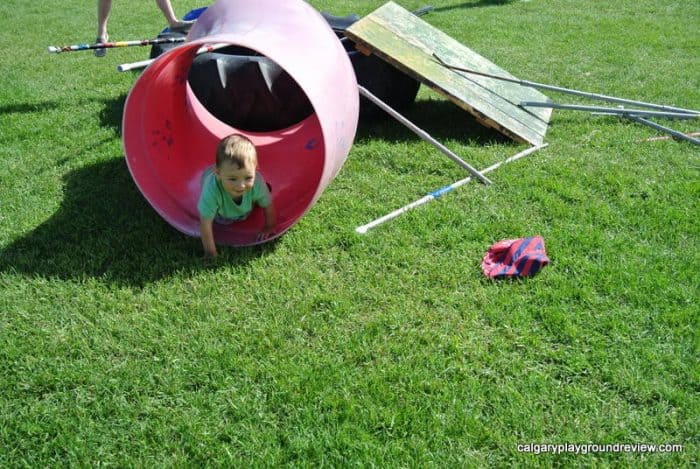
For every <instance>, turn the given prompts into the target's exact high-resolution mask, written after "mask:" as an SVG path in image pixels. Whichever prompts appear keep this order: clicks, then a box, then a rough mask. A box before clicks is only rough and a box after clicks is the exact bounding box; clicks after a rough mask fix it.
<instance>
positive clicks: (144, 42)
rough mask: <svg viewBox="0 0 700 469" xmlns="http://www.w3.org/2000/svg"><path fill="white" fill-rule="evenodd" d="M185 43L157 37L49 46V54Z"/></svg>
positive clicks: (181, 39) (177, 39)
mask: <svg viewBox="0 0 700 469" xmlns="http://www.w3.org/2000/svg"><path fill="white" fill-rule="evenodd" d="M179 42H185V38H184V37H158V38H155V39H141V40H138V41H118V42H98V43H95V44H73V45H71V46H49V49H48V50H49V52H50V53H53V54H58V53H60V52H76V51H81V50H92V49H112V48H115V47H133V46H151V45H154V44H175V43H179Z"/></svg>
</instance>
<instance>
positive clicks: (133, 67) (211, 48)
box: [117, 42, 231, 72]
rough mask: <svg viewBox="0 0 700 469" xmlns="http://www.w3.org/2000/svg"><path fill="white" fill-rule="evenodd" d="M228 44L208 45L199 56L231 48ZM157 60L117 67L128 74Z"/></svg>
mask: <svg viewBox="0 0 700 469" xmlns="http://www.w3.org/2000/svg"><path fill="white" fill-rule="evenodd" d="M230 45H231V44H229V43H228V42H219V43H216V44H207V45H204V46H202V47H200V48H199V49H197V55H199V54H204V53H205V52H214V51H215V50H217V49H223V48H224V47H226V46H230ZM155 60H156V59H148V60H142V61H140V62H131V63H126V64H121V65H117V71H118V72H128V71H129V70H137V69H141V68H146V67H148V66H149V65H151V64H152V63H153V62H154V61H155Z"/></svg>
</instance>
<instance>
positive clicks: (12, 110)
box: [0, 101, 61, 114]
mask: <svg viewBox="0 0 700 469" xmlns="http://www.w3.org/2000/svg"><path fill="white" fill-rule="evenodd" d="M60 105H61V104H60V103H58V102H57V101H44V102H41V103H20V104H6V105H2V106H0V114H29V113H33V112H46V111H50V110H52V109H56V108H58V107H59V106H60Z"/></svg>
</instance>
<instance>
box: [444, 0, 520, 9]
mask: <svg viewBox="0 0 700 469" xmlns="http://www.w3.org/2000/svg"><path fill="white" fill-rule="evenodd" d="M509 3H513V0H479V1H478V2H464V3H458V4H455V5H447V6H444V7H436V8H433V9H432V11H434V12H441V11H450V10H458V9H462V8H479V7H488V6H498V5H507V4H509Z"/></svg>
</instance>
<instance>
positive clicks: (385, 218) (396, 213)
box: [355, 143, 549, 234]
mask: <svg viewBox="0 0 700 469" xmlns="http://www.w3.org/2000/svg"><path fill="white" fill-rule="evenodd" d="M547 145H549V144H548V143H545V144H542V145H539V146H536V147H530V148H528V149H526V150H523V151H521V152H520V153H518V154H517V155H513V156H511V157H510V158H507V159H506V160H504V161H500V162H498V163H496V164H493V165H491V166H489V167H488V168H486V169H484V170H482V171H481V174H486V173H489V172H491V171H493V170H495V169H497V168H498V167H499V166H501V165H504V164H506V163H511V162H513V161H515V160H519V159H520V158H523V157H525V156H527V155H529V154H531V153H534V152H536V151H537V150H540V149H542V148H545V147H547ZM471 180H472V178H471V176H470V177H467V178H464V179H461V180H459V181H457V182H454V183H452V184H450V185H448V186H444V187H442V188H440V189H438V190H436V191H433V192H431V193H429V194H428V195H425V196H423V197H421V198H420V199H418V200H416V201H415V202H412V203H410V204H408V205H406V206H404V207H401V208H399V209H396V210H394V211H393V212H391V213H389V214H387V215H384V216H383V217H381V218H377V219H376V220H374V221H371V222H369V223H367V224H366V225H362V226H358V227H357V228H355V231H356V232H358V233H360V234H365V233H367V231H368V230H370V229H372V228H374V227H376V226H379V225H381V224H382V223H385V222H387V221H389V220H393V219H394V218H396V217H398V216H400V215H402V214H404V213H406V212H408V211H409V210H412V209H414V208H416V207H418V206H420V205H423V204H426V203H428V202H430V201H431V200H435V199H437V198H438V197H440V196H442V195H444V194H446V193H448V192H451V191H453V190H454V189H456V188H458V187H459V186H463V185H464V184H467V183H468V182H470V181H471Z"/></svg>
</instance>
